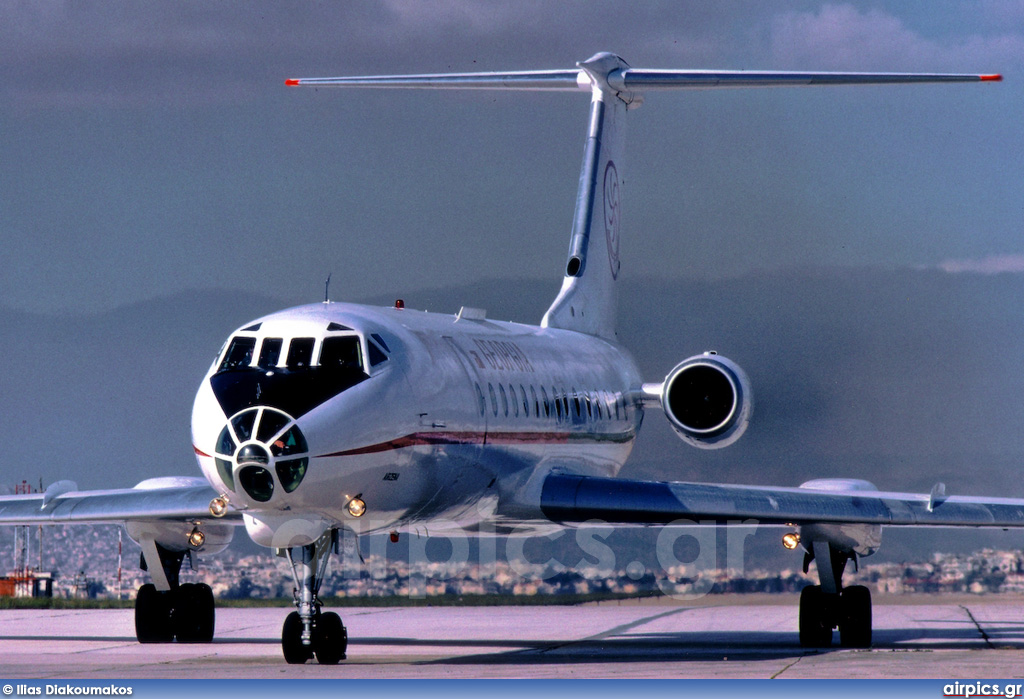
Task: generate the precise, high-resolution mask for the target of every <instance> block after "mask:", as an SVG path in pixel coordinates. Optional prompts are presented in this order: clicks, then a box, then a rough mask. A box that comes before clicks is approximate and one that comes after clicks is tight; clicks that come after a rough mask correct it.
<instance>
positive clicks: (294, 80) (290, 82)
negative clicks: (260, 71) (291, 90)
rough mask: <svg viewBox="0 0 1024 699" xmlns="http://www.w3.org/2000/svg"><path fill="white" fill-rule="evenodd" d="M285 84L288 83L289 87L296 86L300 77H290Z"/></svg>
mask: <svg viewBox="0 0 1024 699" xmlns="http://www.w3.org/2000/svg"><path fill="white" fill-rule="evenodd" d="M284 84H285V85H288V86H289V87H294V86H296V85H298V84H299V79H298V78H288V79H287V80H285V81H284Z"/></svg>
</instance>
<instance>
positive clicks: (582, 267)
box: [285, 53, 1002, 339]
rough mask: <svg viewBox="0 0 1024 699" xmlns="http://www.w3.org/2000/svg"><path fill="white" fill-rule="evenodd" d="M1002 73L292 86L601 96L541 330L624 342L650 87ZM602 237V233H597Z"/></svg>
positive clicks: (607, 59)
mask: <svg viewBox="0 0 1024 699" xmlns="http://www.w3.org/2000/svg"><path fill="white" fill-rule="evenodd" d="M1001 79H1002V78H1001V76H999V75H970V74H955V73H835V72H825V73H822V72H785V71H735V70H657V69H647V68H632V67H630V66H629V65H628V64H627V63H626V62H625V61H623V60H622V59H621V58H619V57H618V56H616V55H614V54H611V53H598V54H596V55H594V56H592V57H591V58H589V59H587V60H586V61H583V62H581V63H577V64H576V70H539V71H516V72H493V73H433V74H423V75H370V76H361V77H340V78H298V79H291V80H287V81H285V82H286V84H287V85H297V86H313V87H350V88H352V87H375V88H419V89H440V90H560V91H584V92H590V94H591V109H590V118H589V120H588V124H587V140H586V145H585V147H584V151H583V166H582V169H581V171H580V184H579V190H578V191H577V194H576V212H575V215H574V216H573V226H572V236H571V238H570V243H569V255H568V260H567V262H566V265H565V277H564V278H563V281H562V288H561V290H560V291H559V293H558V297H557V298H556V299H555V301H554V302H553V303H552V304H551V307H550V308H549V309H548V311H547V313H545V314H544V319H543V320H542V322H541V325H543V326H544V327H550V328H562V329H566V330H575V331H578V332H585V333H589V334H592V335H598V336H601V337H605V338H610V339H611V338H614V336H615V317H616V305H617V304H616V293H615V281H616V280H617V279H618V276H619V269H620V267H621V263H620V259H619V241H620V239H621V232H622V212H623V208H622V202H623V191H624V187H625V182H626V179H625V168H624V164H623V157H622V156H623V151H624V148H623V140H624V123H623V122H624V115H625V112H626V110H627V109H632V108H635V107H638V106H640V104H641V103H642V101H643V95H644V93H645V92H647V91H650V90H706V89H712V88H739V87H814V86H825V85H869V84H901V83H934V82H943V83H944V82H982V81H993V80H1001ZM592 233H593V235H591V234H592Z"/></svg>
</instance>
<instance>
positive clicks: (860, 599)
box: [839, 585, 871, 648]
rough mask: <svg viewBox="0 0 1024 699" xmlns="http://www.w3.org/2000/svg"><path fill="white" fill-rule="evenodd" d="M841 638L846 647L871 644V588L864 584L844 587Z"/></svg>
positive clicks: (865, 646)
mask: <svg viewBox="0 0 1024 699" xmlns="http://www.w3.org/2000/svg"><path fill="white" fill-rule="evenodd" d="M839 639H840V642H841V643H842V644H843V646H844V647H846V648H868V647H869V646H870V645H871V590H869V589H868V588H866V587H864V586H863V585H853V586H851V587H847V588H844V589H843V593H842V618H841V620H840V622H839Z"/></svg>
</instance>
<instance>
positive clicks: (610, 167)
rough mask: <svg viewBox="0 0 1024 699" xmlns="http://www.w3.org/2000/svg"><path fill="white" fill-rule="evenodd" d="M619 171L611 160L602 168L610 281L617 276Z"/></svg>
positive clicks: (619, 214)
mask: <svg viewBox="0 0 1024 699" xmlns="http://www.w3.org/2000/svg"><path fill="white" fill-rule="evenodd" d="M621 215H622V212H621V210H620V209H619V171H618V170H617V169H616V168H615V163H614V162H612V161H611V160H609V161H608V164H607V165H606V166H605V168H604V235H605V239H606V240H607V241H608V264H609V265H610V266H611V268H612V279H617V278H618V276H619V221H620V219H621Z"/></svg>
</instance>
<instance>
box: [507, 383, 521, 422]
mask: <svg viewBox="0 0 1024 699" xmlns="http://www.w3.org/2000/svg"><path fill="white" fill-rule="evenodd" d="M508 395H509V399H510V400H511V401H512V410H513V413H514V414H515V417H519V397H518V396H517V395H516V387H515V386H513V385H512V384H509V385H508Z"/></svg>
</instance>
